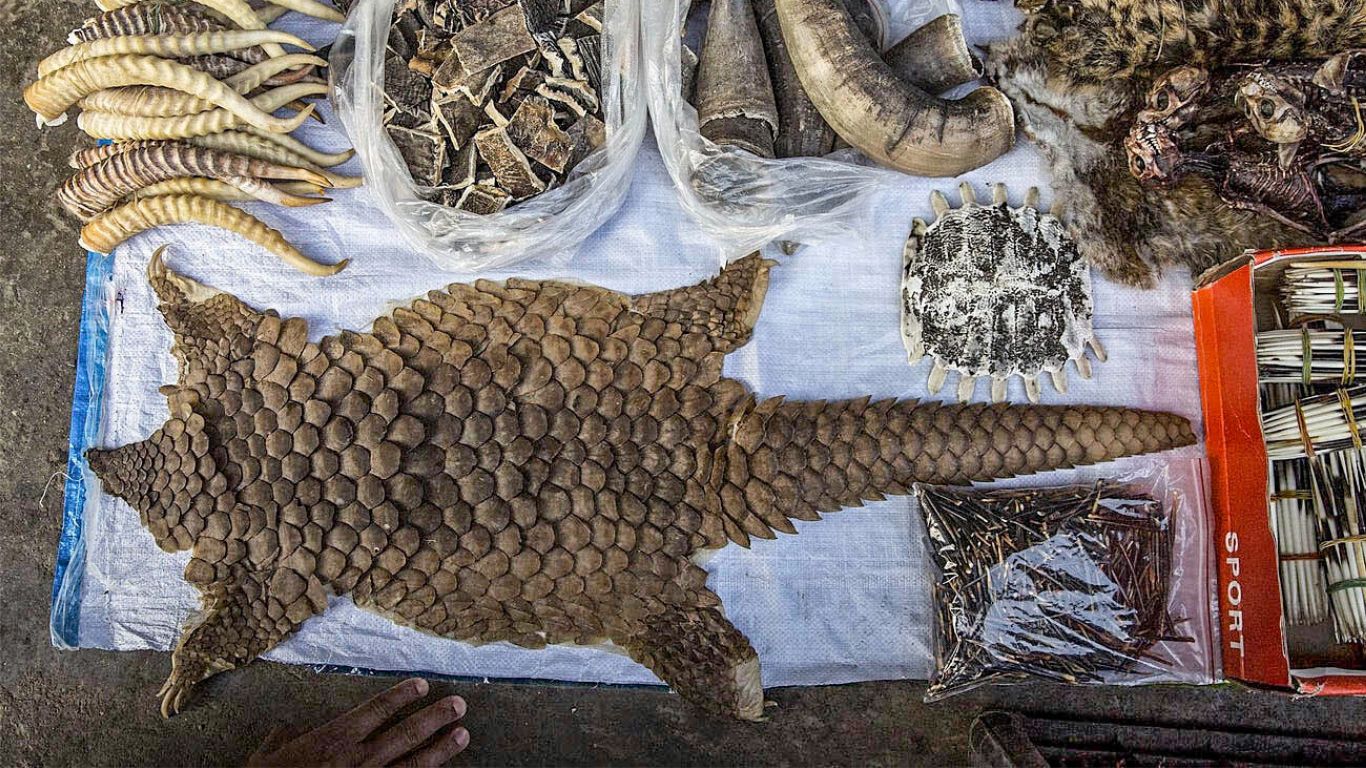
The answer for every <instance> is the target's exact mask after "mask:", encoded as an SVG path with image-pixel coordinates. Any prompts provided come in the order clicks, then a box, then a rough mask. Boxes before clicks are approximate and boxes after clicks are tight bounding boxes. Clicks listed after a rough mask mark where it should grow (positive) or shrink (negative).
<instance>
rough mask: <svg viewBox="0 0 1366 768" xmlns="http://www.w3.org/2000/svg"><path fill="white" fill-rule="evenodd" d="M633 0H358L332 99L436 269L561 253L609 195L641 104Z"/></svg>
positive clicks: (621, 190)
mask: <svg viewBox="0 0 1366 768" xmlns="http://www.w3.org/2000/svg"><path fill="white" fill-rule="evenodd" d="M639 27H640V5H639V3H638V2H637V0H360V1H359V2H357V3H356V4H355V5H354V6H353V7H352V9H351V12H350V14H349V15H348V18H347V21H346V24H345V25H344V27H343V28H342V32H341V34H340V36H339V37H338V39H337V44H336V46H335V47H334V49H333V53H332V67H331V70H332V78H333V80H332V98H333V101H334V103H335V105H336V107H337V113H338V114H339V115H340V117H341V120H342V122H343V124H344V125H345V128H346V131H347V133H348V134H349V136H350V138H351V142H352V144H353V145H354V146H355V148H356V154H357V155H358V156H359V158H360V162H361V166H362V168H363V169H364V173H365V183H366V187H367V188H368V189H369V190H370V193H371V195H373V196H374V198H375V199H376V201H377V202H378V204H379V206H380V207H381V208H382V209H383V210H384V212H385V213H386V214H387V215H388V216H389V218H390V219H392V220H393V221H394V222H395V223H396V224H397V225H398V227H399V229H400V231H402V233H403V235H404V237H405V238H406V239H407V240H408V241H409V242H410V243H412V245H414V246H415V247H417V248H419V249H420V250H422V251H423V252H424V253H426V254H428V255H429V256H430V257H431V258H432V259H433V260H434V261H435V262H436V263H437V264H438V266H440V267H442V268H445V269H452V270H475V269H489V268H495V267H500V266H506V265H509V264H512V263H515V262H518V261H522V260H525V259H529V258H535V257H539V256H543V255H553V256H554V257H556V258H558V259H560V260H564V259H567V258H568V256H569V255H570V254H572V253H573V251H574V249H575V246H577V245H578V244H579V243H580V242H581V241H582V240H584V239H585V238H586V237H588V236H589V235H590V234H592V233H593V232H594V231H595V230H597V228H598V227H599V226H601V225H602V224H603V222H605V221H606V220H607V219H608V218H609V217H610V216H611V215H612V214H613V213H614V212H615V211H616V210H617V208H618V207H619V206H620V205H621V202H622V199H623V198H624V196H625V193H626V190H627V189H628V188H629V187H630V182H631V174H632V168H633V163H634V160H635V156H636V152H637V150H638V149H639V147H640V143H641V140H642V138H643V137H644V133H645V126H646V116H647V108H646V104H645V90H644V86H643V83H642V81H641V78H640V69H641V67H640V49H639V44H640V34H639Z"/></svg>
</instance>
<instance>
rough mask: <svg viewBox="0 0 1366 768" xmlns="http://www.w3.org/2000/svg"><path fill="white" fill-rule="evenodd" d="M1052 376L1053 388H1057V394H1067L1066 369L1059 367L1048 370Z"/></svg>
mask: <svg viewBox="0 0 1366 768" xmlns="http://www.w3.org/2000/svg"><path fill="white" fill-rule="evenodd" d="M1049 373H1050V374H1051V375H1052V377H1053V388H1054V389H1056V390H1058V394H1060V395H1065V394H1067V369H1066V368H1059V369H1058V370H1056V371H1049Z"/></svg>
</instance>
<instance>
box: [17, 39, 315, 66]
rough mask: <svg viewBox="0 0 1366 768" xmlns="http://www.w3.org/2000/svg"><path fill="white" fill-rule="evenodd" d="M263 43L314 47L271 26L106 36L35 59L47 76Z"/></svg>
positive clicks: (235, 49)
mask: <svg viewBox="0 0 1366 768" xmlns="http://www.w3.org/2000/svg"><path fill="white" fill-rule="evenodd" d="M263 43H284V44H286V45H292V46H294V47H296V48H301V49H303V50H305V51H310V52H311V51H315V50H317V49H316V48H314V47H313V46H311V45H309V44H308V43H307V42H305V41H304V40H301V39H299V38H298V37H295V36H294V35H291V34H289V33H288V32H280V31H278V30H274V29H253V30H241V29H229V30H215V31H212V32H199V33H196V34H193V35H137V36H129V37H105V38H101V39H99V40H91V41H90V42H88V43H77V44H76V45H72V46H68V47H66V48H63V49H62V50H60V51H58V52H56V53H54V54H52V55H51V56H48V57H47V58H46V59H43V60H42V61H40V62H38V76H39V77H46V76H48V75H50V74H52V73H53V72H56V71H57V70H59V69H61V68H62V67H68V66H71V65H72V64H75V63H76V62H78V61H86V60H88V59H98V58H100V57H102V56H128V55H148V56H161V57H165V58H173V59H174V58H181V57H184V56H202V55H205V54H210V53H227V52H229V51H237V50H241V49H243V48H251V47H252V46H257V45H261V44H263Z"/></svg>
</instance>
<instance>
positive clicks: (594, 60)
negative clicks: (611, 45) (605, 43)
mask: <svg viewBox="0 0 1366 768" xmlns="http://www.w3.org/2000/svg"><path fill="white" fill-rule="evenodd" d="M575 43H576V44H577V45H578V49H579V58H580V59H582V60H583V75H582V76H580V75H579V74H578V73H575V77H578V78H579V79H580V80H586V81H588V85H589V86H591V87H592V88H593V91H594V92H595V93H602V35H584V36H583V37H580V38H578V39H577V40H575Z"/></svg>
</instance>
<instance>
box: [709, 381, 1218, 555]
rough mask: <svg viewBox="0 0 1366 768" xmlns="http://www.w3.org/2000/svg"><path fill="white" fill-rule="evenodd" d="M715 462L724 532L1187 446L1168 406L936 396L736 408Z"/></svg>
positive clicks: (768, 534)
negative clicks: (918, 487) (914, 490)
mask: <svg viewBox="0 0 1366 768" xmlns="http://www.w3.org/2000/svg"><path fill="white" fill-rule="evenodd" d="M730 428H731V440H730V442H729V443H728V444H727V445H726V446H725V447H724V448H723V449H721V451H719V452H718V453H719V455H718V457H717V458H718V460H719V461H720V462H721V463H722V464H723V466H722V467H719V469H721V470H722V471H720V472H714V474H713V477H716V478H718V482H719V484H720V495H721V513H722V517H723V520H722V523H723V526H724V528H725V531H726V535H727V536H728V537H729V538H730V539H731V540H733V541H735V542H736V543H739V544H741V545H747V544H748V543H749V538H750V537H751V536H755V537H760V538H772V537H773V536H774V532H775V531H782V532H785V533H795V532H796V529H795V528H794V527H793V525H792V523H791V520H793V519H796V520H817V519H820V513H822V512H834V511H836V510H839V509H841V508H842V507H848V506H858V505H860V504H861V503H862V502H864V501H871V500H878V499H882V498H884V497H885V496H888V495H900V494H906V493H909V492H910V486H911V484H912V483H916V482H926V483H947V484H966V483H969V482H974V481H985V480H993V479H1004V478H1009V477H1014V476H1017V475H1027V474H1032V473H1035V472H1044V471H1047V470H1052V469H1062V468H1065V467H1073V466H1078V465H1082V464H1095V463H1098V462H1102V461H1109V460H1111V459H1117V458H1121V457H1124V456H1133V455H1137V454H1143V453H1154V452H1157V451H1164V450H1168V449H1172V448H1178V447H1181V446H1185V445H1190V444H1192V443H1194V442H1195V440H1196V437H1195V432H1194V431H1193V429H1192V428H1191V424H1190V422H1189V421H1188V420H1187V419H1185V418H1183V417H1181V416H1178V415H1175V414H1171V413H1157V412H1153V411H1140V410H1134V409H1130V408H1103V407H1090V406H1038V405H1031V406H1017V405H986V404H970V405H941V404H938V403H918V402H916V401H913V400H899V401H898V400H879V401H870V400H869V399H867V398H861V399H858V400H840V401H834V402H822V401H813V402H796V401H786V400H784V399H782V398H772V399H768V400H764V401H762V402H758V403H754V402H751V404H750V405H749V406H747V407H742V408H740V409H739V410H738V411H737V416H736V417H735V419H734V420H733V421H732V422H731V427H730Z"/></svg>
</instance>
